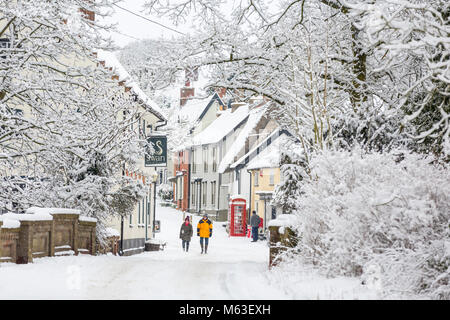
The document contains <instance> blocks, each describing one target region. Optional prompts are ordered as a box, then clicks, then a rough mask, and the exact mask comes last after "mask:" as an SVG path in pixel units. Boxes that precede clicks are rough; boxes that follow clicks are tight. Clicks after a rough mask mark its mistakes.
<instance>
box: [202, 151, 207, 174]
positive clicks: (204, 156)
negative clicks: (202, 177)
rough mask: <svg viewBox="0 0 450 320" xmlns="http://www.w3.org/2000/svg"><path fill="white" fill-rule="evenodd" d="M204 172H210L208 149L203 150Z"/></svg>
mask: <svg viewBox="0 0 450 320" xmlns="http://www.w3.org/2000/svg"><path fill="white" fill-rule="evenodd" d="M203 172H208V148H203Z"/></svg>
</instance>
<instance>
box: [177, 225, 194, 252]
mask: <svg viewBox="0 0 450 320" xmlns="http://www.w3.org/2000/svg"><path fill="white" fill-rule="evenodd" d="M192 234H193V230H192V224H191V222H190V221H189V217H186V219H184V222H183V224H182V225H181V229H180V239H181V245H182V246H183V251H186V252H188V251H189V242H191V238H192Z"/></svg>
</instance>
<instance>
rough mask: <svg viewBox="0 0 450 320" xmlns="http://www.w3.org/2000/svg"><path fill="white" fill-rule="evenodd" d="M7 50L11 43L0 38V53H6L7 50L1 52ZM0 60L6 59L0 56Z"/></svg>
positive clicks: (4, 56)
mask: <svg viewBox="0 0 450 320" xmlns="http://www.w3.org/2000/svg"><path fill="white" fill-rule="evenodd" d="M7 48H11V41H9V39H7V38H0V52H2V53H3V52H5V53H7V50H2V49H7ZM0 58H3V59H6V55H1V56H0Z"/></svg>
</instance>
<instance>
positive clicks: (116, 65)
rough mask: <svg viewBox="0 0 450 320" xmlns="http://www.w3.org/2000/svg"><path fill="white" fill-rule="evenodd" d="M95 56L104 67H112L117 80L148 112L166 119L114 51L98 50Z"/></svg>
mask: <svg viewBox="0 0 450 320" xmlns="http://www.w3.org/2000/svg"><path fill="white" fill-rule="evenodd" d="M97 58H98V60H99V61H102V62H104V63H105V67H107V68H112V71H113V73H114V74H116V75H117V76H118V77H119V82H121V81H123V82H124V83H125V85H126V86H127V87H130V88H131V90H132V91H133V93H134V94H136V96H137V97H138V99H139V100H141V101H142V102H143V103H144V104H145V105H146V106H147V107H148V108H149V109H150V112H152V113H153V114H155V115H156V116H157V117H158V118H159V119H161V120H163V121H166V120H167V119H166V117H165V116H164V112H163V111H162V109H161V108H160V107H159V106H158V105H157V104H156V103H155V102H154V101H153V100H152V99H150V98H149V97H148V96H147V95H146V94H145V93H144V91H142V90H141V88H140V87H139V85H138V84H137V82H136V81H134V80H133V78H132V77H131V75H130V74H129V73H128V72H127V70H125V68H124V67H123V66H122V64H121V63H120V62H119V60H118V59H117V57H116V55H115V54H114V52H110V51H105V50H98V51H97Z"/></svg>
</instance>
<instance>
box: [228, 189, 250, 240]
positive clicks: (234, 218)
mask: <svg viewBox="0 0 450 320" xmlns="http://www.w3.org/2000/svg"><path fill="white" fill-rule="evenodd" d="M245 204H246V202H245V199H243V198H232V199H231V200H230V207H229V209H228V222H229V224H230V236H232V237H245V233H246V231H247V221H246V220H247V219H246V211H245V210H246V208H245Z"/></svg>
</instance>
